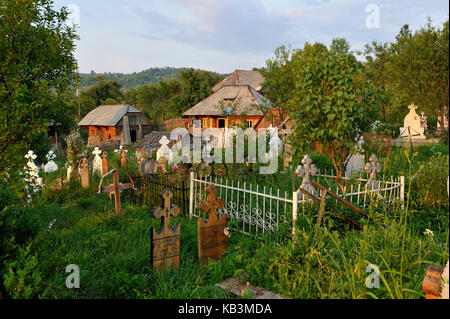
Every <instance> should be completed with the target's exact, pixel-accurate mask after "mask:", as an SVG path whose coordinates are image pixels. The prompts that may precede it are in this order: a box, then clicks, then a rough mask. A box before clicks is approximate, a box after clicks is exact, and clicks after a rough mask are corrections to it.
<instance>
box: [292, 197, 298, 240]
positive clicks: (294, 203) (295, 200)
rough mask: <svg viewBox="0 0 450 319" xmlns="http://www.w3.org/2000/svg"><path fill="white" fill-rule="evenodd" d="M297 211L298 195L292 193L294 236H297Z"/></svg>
mask: <svg viewBox="0 0 450 319" xmlns="http://www.w3.org/2000/svg"><path fill="white" fill-rule="evenodd" d="M297 209H298V193H297V192H296V191H294V192H293V193H292V236H294V235H295V223H296V221H297Z"/></svg>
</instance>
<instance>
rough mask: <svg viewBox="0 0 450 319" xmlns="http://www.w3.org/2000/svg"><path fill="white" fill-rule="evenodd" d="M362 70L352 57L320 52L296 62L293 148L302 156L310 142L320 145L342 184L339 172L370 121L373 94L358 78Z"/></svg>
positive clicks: (370, 87) (291, 112) (374, 107)
mask: <svg viewBox="0 0 450 319" xmlns="http://www.w3.org/2000/svg"><path fill="white" fill-rule="evenodd" d="M362 71H363V70H362V67H361V66H360V65H359V64H355V62H354V57H353V56H352V55H351V54H335V52H331V51H328V50H327V51H324V50H320V51H318V52H316V53H315V54H313V55H302V56H301V57H300V58H299V61H298V68H297V74H296V93H295V100H294V101H292V102H291V109H290V116H291V117H292V119H293V120H294V122H295V124H294V127H293V136H292V146H293V151H294V154H296V155H300V153H303V152H304V151H305V150H306V149H307V148H308V146H309V143H310V142H319V143H321V144H323V145H324V148H325V150H326V152H327V153H328V154H329V155H330V157H331V159H332V161H333V165H334V167H335V169H336V175H337V182H338V185H339V186H340V188H341V189H342V190H343V185H342V182H341V177H342V170H343V169H342V166H341V164H342V163H343V162H344V161H345V159H346V157H347V156H348V154H349V153H350V150H351V149H353V147H354V145H355V139H356V138H357V136H358V135H359V134H361V133H362V132H363V131H365V130H367V129H368V127H369V125H370V123H371V122H372V121H373V120H374V116H375V111H376V109H377V107H376V101H377V99H378V97H377V95H378V94H382V92H377V91H375V90H374V89H373V86H372V84H371V83H370V82H368V81H366V80H365V79H364V77H363V76H362Z"/></svg>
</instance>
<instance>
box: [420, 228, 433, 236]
mask: <svg viewBox="0 0 450 319" xmlns="http://www.w3.org/2000/svg"><path fill="white" fill-rule="evenodd" d="M423 234H424V235H425V236H433V235H434V233H433V231H432V230H430V229H428V228H427V229H425V231H424V232H423Z"/></svg>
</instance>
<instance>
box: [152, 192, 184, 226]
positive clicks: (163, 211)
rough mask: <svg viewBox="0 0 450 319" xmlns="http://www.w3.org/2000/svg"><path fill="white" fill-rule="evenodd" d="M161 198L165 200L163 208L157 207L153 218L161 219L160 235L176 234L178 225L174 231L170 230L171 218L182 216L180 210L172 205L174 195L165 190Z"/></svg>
mask: <svg viewBox="0 0 450 319" xmlns="http://www.w3.org/2000/svg"><path fill="white" fill-rule="evenodd" d="M161 197H162V198H163V203H162V204H163V207H164V208H161V207H155V208H154V209H153V216H154V217H155V218H158V219H159V218H161V228H160V229H159V231H158V235H161V234H168V233H175V231H176V228H177V227H178V224H175V225H174V227H173V228H172V229H170V216H173V217H177V216H178V214H180V208H179V207H178V206H175V205H174V204H170V202H171V201H172V198H173V193H172V192H171V191H170V190H168V189H165V190H164V191H163V192H162V193H161Z"/></svg>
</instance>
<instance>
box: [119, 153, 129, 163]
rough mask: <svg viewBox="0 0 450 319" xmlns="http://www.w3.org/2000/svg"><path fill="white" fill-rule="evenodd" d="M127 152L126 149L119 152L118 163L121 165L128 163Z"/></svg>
mask: <svg viewBox="0 0 450 319" xmlns="http://www.w3.org/2000/svg"><path fill="white" fill-rule="evenodd" d="M127 153H128V152H127V151H126V150H122V153H121V154H120V156H121V157H122V158H121V160H120V165H121V166H122V167H125V166H127V164H128V160H127Z"/></svg>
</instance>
